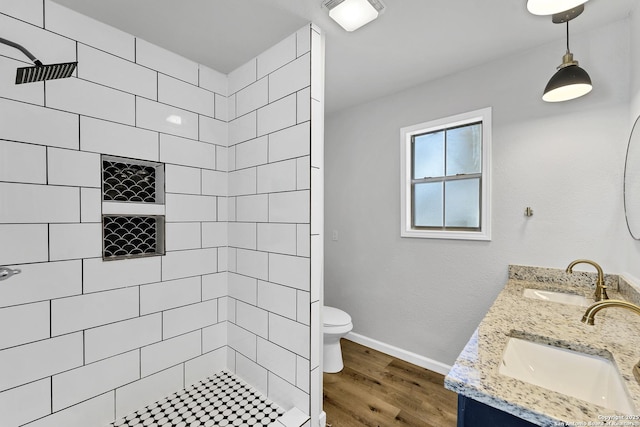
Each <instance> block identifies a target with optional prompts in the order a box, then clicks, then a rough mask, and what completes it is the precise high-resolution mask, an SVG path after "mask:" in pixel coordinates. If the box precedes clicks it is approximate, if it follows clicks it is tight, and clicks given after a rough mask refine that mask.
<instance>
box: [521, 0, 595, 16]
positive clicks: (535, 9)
mask: <svg viewBox="0 0 640 427" xmlns="http://www.w3.org/2000/svg"><path fill="white" fill-rule="evenodd" d="M586 2H587V0H528V1H527V10H528V11H529V12H531V13H532V14H534V15H553V14H555V13H560V12H564V11H565V10H569V9H573V8H575V7H577V6H580V5H582V4H584V3H586Z"/></svg>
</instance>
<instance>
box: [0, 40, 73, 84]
mask: <svg viewBox="0 0 640 427" xmlns="http://www.w3.org/2000/svg"><path fill="white" fill-rule="evenodd" d="M0 43H2V44H6V45H7V46H11V47H13V48H15V49H18V50H19V51H20V52H22V53H24V54H25V55H26V56H27V57H28V58H29V59H30V60H32V61H33V63H34V64H35V66H31V67H21V68H18V72H17V73H16V84H17V85H19V84H22V83H33V82H40V81H43V80H53V79H64V78H66V77H71V75H72V74H73V72H74V70H75V69H76V66H77V65H78V63H77V62H65V63H60V64H51V65H44V64H43V63H42V62H40V61H39V60H37V59H36V57H35V56H33V54H32V53H31V52H29V51H28V50H27V49H26V48H24V47H23V46H21V45H19V44H18V43H14V42H12V41H11V40H7V39H3V38H1V37H0Z"/></svg>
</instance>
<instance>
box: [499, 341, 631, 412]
mask: <svg viewBox="0 0 640 427" xmlns="http://www.w3.org/2000/svg"><path fill="white" fill-rule="evenodd" d="M498 371H499V372H500V373H501V374H503V375H507V376H510V377H513V378H517V379H519V380H521V381H524V382H527V383H530V384H533V385H536V386H539V387H543V388H546V389H549V390H553V391H557V392H559V393H562V394H566V395H569V396H573V397H576V398H578V399H582V400H585V401H587V402H591V403H594V404H596V405H599V406H603V407H605V408H608V409H612V410H615V411H618V412H622V413H624V414H635V413H636V411H635V408H634V405H633V402H632V401H631V399H630V398H629V394H628V393H627V390H626V387H625V386H624V383H623V382H622V378H621V377H620V374H619V373H618V370H617V368H616V367H615V366H614V364H613V363H612V362H611V361H610V360H608V359H605V358H602V357H598V356H593V355H589V354H584V353H578V352H576V351H572V350H568V349H564V348H559V347H554V346H551V345H546V344H540V343H536V342H533V341H528V340H525V339H520V338H513V337H511V338H509V340H508V341H507V345H506V347H505V350H504V353H503V356H502V363H500V368H499V370H498Z"/></svg>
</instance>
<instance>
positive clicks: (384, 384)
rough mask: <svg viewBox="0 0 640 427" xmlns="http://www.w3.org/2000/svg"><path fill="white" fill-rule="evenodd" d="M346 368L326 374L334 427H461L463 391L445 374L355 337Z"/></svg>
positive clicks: (347, 348)
mask: <svg viewBox="0 0 640 427" xmlns="http://www.w3.org/2000/svg"><path fill="white" fill-rule="evenodd" d="M342 356H343V359H344V365H345V367H344V369H343V370H342V372H340V373H337V374H323V380H324V411H325V412H326V413H327V425H331V426H332V427H362V426H367V427H392V426H402V427H455V425H456V411H457V395H456V394H455V393H453V392H451V391H449V390H447V389H445V388H444V376H443V375H440V374H437V373H435V372H432V371H429V370H426V369H424V368H421V367H419V366H415V365H412V364H410V363H407V362H405V361H402V360H399V359H396V358H394V357H392V356H389V355H387V354H384V353H380V352H378V351H376V350H373V349H370V348H368V347H364V346H362V345H360V344H356V343H354V342H352V341H349V340H345V339H343V340H342Z"/></svg>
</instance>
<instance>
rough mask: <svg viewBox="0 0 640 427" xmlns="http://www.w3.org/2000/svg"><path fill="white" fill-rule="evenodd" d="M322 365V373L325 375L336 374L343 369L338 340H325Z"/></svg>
mask: <svg viewBox="0 0 640 427" xmlns="http://www.w3.org/2000/svg"><path fill="white" fill-rule="evenodd" d="M322 354H323V365H322V372H324V373H326V374H336V373H338V372H340V371H342V369H343V368H344V363H343V362H342V347H341V346H340V338H339V337H338V338H337V339H334V340H331V342H327V340H325V342H324V347H323V353H322Z"/></svg>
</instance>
